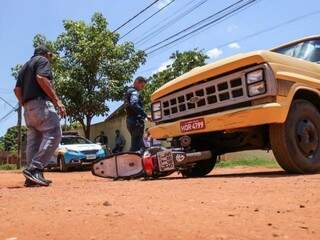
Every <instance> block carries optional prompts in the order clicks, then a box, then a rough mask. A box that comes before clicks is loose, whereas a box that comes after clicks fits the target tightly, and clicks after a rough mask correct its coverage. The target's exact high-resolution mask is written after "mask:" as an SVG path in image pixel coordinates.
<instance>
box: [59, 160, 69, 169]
mask: <svg viewBox="0 0 320 240" xmlns="http://www.w3.org/2000/svg"><path fill="white" fill-rule="evenodd" d="M59 169H60V172H67V171H68V166H67V165H66V162H65V161H64V157H63V156H60V157H59Z"/></svg>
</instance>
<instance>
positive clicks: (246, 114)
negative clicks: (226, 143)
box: [150, 102, 288, 139]
mask: <svg viewBox="0 0 320 240" xmlns="http://www.w3.org/2000/svg"><path fill="white" fill-rule="evenodd" d="M287 110H288V106H282V105H281V104H280V103H277V102H275V103H266V104H262V105H257V106H251V107H246V108H241V109H235V110H230V111H225V112H220V113H214V114H209V115H204V116H200V117H199V116H198V117H195V118H189V119H182V120H179V121H174V122H170V123H163V124H158V125H156V126H154V127H152V128H150V133H151V135H152V137H153V138H155V139H166V138H170V137H178V136H182V135H192V134H198V133H207V132H216V131H224V130H230V129H237V128H244V127H252V126H259V125H264V124H271V123H283V122H284V121H285V120H286V116H287ZM199 118H202V119H203V120H204V122H205V128H204V129H200V130H194V131H190V132H187V133H186V132H182V130H181V122H184V121H189V120H190V121H192V120H193V119H199Z"/></svg>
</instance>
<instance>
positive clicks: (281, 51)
mask: <svg viewBox="0 0 320 240" xmlns="http://www.w3.org/2000/svg"><path fill="white" fill-rule="evenodd" d="M319 63H320V35H319V36H310V37H306V38H303V39H299V40H296V41H293V42H290V43H287V44H284V45H281V46H279V47H276V48H273V49H270V50H262V51H254V52H250V53H245V54H238V55H235V56H232V57H229V58H226V59H223V60H221V61H217V62H214V63H211V64H208V65H205V66H203V67H197V68H195V69H193V70H191V71H190V72H188V73H186V74H184V75H182V76H180V77H178V78H176V79H174V80H172V81H170V82H168V83H167V84H165V85H163V86H162V87H161V88H159V89H158V90H157V91H155V92H154V93H153V94H152V96H151V101H152V108H151V109H152V118H153V121H154V122H155V123H156V125H155V126H154V127H152V128H150V133H151V135H152V136H153V137H154V138H156V139H170V140H171V143H172V147H183V148H185V149H186V151H204V150H210V151H211V152H212V156H213V157H212V159H210V160H206V161H201V162H198V163H196V164H195V165H194V166H193V168H191V169H190V170H189V171H188V172H186V173H184V174H185V175H187V176H195V177H196V176H204V175H206V174H207V173H209V172H210V171H211V170H212V169H213V168H214V165H215V162H216V156H218V155H221V154H225V153H229V152H235V151H242V150H253V149H263V150H273V152H274V155H275V157H276V159H277V161H278V163H279V165H280V166H281V167H282V168H283V169H284V170H286V171H287V172H289V173H314V172H318V171H320V113H319V110H320V65H319Z"/></svg>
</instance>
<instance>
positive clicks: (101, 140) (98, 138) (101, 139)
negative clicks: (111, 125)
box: [94, 131, 108, 146]
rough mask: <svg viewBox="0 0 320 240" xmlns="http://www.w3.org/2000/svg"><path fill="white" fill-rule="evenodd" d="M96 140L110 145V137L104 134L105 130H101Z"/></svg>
mask: <svg viewBox="0 0 320 240" xmlns="http://www.w3.org/2000/svg"><path fill="white" fill-rule="evenodd" d="M94 141H95V142H98V143H101V145H106V146H107V145H108V137H107V136H106V135H105V134H104V131H101V132H100V135H98V136H96V138H95V139H94Z"/></svg>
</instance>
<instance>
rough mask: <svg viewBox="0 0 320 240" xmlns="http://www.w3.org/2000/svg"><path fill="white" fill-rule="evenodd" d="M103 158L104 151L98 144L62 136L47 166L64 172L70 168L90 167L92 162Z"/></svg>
mask: <svg viewBox="0 0 320 240" xmlns="http://www.w3.org/2000/svg"><path fill="white" fill-rule="evenodd" d="M105 157H106V151H105V149H103V148H102V146H101V145H100V144H96V143H93V142H91V141H90V140H88V139H86V138H83V137H80V136H75V135H63V136H62V139H61V143H60V145H59V148H58V149H57V150H56V152H55V154H54V158H53V159H52V160H51V162H50V164H49V166H50V167H51V166H56V167H58V168H59V169H60V171H61V172H66V171H68V170H69V169H70V168H71V167H82V166H88V165H92V163H93V162H94V161H96V160H99V159H103V158H105Z"/></svg>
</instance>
